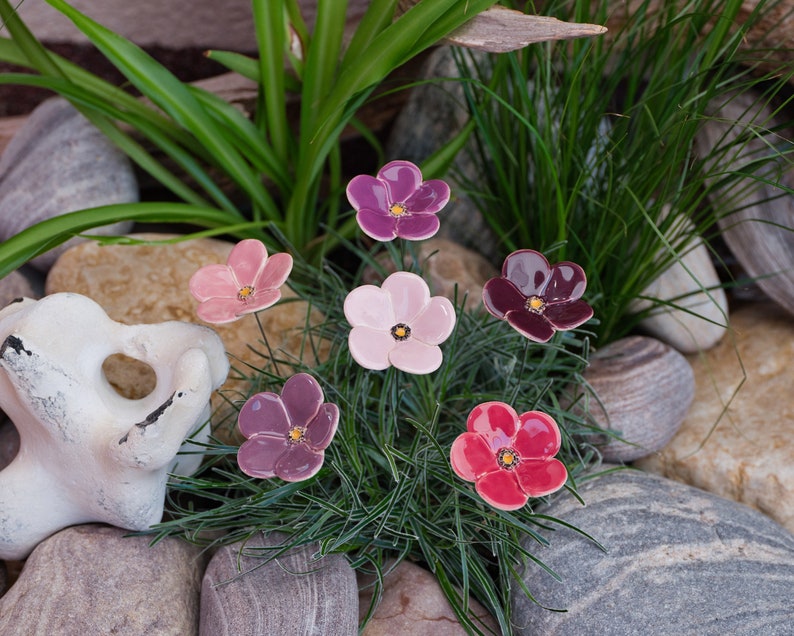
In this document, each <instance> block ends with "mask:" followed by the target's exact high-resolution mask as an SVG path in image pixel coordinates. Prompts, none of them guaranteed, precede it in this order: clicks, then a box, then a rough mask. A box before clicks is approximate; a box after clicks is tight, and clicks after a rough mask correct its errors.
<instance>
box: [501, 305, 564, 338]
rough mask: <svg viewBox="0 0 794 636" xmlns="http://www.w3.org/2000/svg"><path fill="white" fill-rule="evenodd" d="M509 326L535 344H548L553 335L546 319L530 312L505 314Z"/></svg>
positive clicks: (552, 330) (552, 328)
mask: <svg viewBox="0 0 794 636" xmlns="http://www.w3.org/2000/svg"><path fill="white" fill-rule="evenodd" d="M507 322H509V323H510V326H511V327H512V328H513V329H515V330H516V331H518V332H519V333H521V334H522V335H524V336H526V337H527V338H529V339H530V340H534V341H535V342H548V341H549V340H551V337H552V336H553V335H554V327H552V326H551V323H549V321H548V320H546V318H544V317H543V316H541V315H540V314H536V313H534V312H531V311H511V312H509V313H508V314H507Z"/></svg>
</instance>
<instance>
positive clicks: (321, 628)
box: [199, 534, 358, 636]
mask: <svg viewBox="0 0 794 636" xmlns="http://www.w3.org/2000/svg"><path fill="white" fill-rule="evenodd" d="M283 540H284V535H279V534H274V535H270V536H269V537H265V536H263V535H261V534H258V535H255V536H254V537H253V538H252V539H251V540H249V541H248V542H247V543H246V544H245V546H244V547H243V545H242V544H239V543H237V544H233V545H229V546H224V547H222V548H220V549H219V550H218V552H216V553H215V555H214V556H213V557H212V560H211V561H210V563H209V565H208V566H207V570H206V573H205V574H204V580H203V583H202V590H201V625H200V631H199V634H200V635H201V636H260V635H262V634H305V635H306V636H309V635H316V636H325V635H326V634H334V635H337V634H338V635H339V636H344V635H346V634H350V635H354V634H357V633H358V619H357V617H358V587H357V584H356V577H355V574H354V572H353V570H352V568H351V567H350V566H349V564H348V563H347V560H346V559H345V558H344V556H342V555H340V554H332V555H328V556H325V557H323V558H322V559H320V560H316V559H314V558H313V552H314V550H316V549H317V546H305V547H303V548H299V549H295V550H290V551H288V552H287V553H285V554H283V555H281V556H278V557H277V558H275V559H273V560H270V561H267V558H268V557H269V556H270V555H271V554H272V550H273V548H277V547H278V546H279V545H280V542H281V541H283ZM241 548H242V549H243V550H244V551H243V553H242V556H241V554H240V550H241ZM268 549H270V551H268Z"/></svg>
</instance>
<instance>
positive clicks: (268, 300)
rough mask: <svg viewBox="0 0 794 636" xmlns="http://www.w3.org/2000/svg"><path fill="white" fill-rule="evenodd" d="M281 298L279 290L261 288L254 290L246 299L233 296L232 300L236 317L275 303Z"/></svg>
mask: <svg viewBox="0 0 794 636" xmlns="http://www.w3.org/2000/svg"><path fill="white" fill-rule="evenodd" d="M280 298H281V291H280V290H278V289H263V290H261V291H259V290H257V291H255V292H254V295H253V296H249V297H248V298H247V299H246V300H240V299H239V298H235V299H234V301H235V303H236V305H237V317H238V318H239V317H240V316H244V315H245V314H252V313H254V312H255V311H261V310H262V309H267V308H268V307H272V306H273V305H275V304H276V303H277V302H278V301H279V299H280Z"/></svg>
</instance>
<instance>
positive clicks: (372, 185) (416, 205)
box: [347, 161, 449, 241]
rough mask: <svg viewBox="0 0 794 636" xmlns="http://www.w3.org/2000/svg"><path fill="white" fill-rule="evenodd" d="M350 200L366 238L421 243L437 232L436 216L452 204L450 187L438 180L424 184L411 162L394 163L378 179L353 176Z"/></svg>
mask: <svg viewBox="0 0 794 636" xmlns="http://www.w3.org/2000/svg"><path fill="white" fill-rule="evenodd" d="M347 198H348V200H349V201H350V204H351V205H352V206H353V208H354V209H355V210H356V220H357V221H358V224H359V225H360V226H361V229H362V230H363V231H364V233H365V234H366V235H367V236H370V237H372V238H374V239H375V240H376V241H391V240H392V239H394V238H395V237H398V236H399V237H400V238H404V239H409V240H411V241H421V240H423V239H427V238H430V237H431V236H433V235H434V234H435V233H436V232H438V227H439V222H438V217H437V216H436V213H437V212H438V211H439V210H441V208H443V207H444V206H445V205H446V204H447V201H449V186H448V185H447V184H446V183H444V182H443V181H440V180H438V179H434V180H431V181H422V172H421V171H420V170H419V168H417V167H416V166H415V165H414V164H412V163H411V162H409V161H392V162H391V163H387V164H386V165H385V166H383V168H381V169H380V171H379V172H378V176H377V177H371V176H369V175H364V174H362V175H359V176H357V177H354V178H353V179H352V180H351V181H350V183H349V184H348V186H347Z"/></svg>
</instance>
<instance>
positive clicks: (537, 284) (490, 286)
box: [482, 250, 593, 342]
mask: <svg viewBox="0 0 794 636" xmlns="http://www.w3.org/2000/svg"><path fill="white" fill-rule="evenodd" d="M586 287H587V277H586V276H585V273H584V270H583V269H582V268H581V267H579V266H578V265H577V264H576V263H569V262H567V261H564V262H562V263H557V264H556V265H551V266H550V265H549V261H547V260H546V257H545V256H543V254H541V253H540V252H536V251H535V250H518V251H517V252H513V253H512V254H510V255H509V256H508V257H507V258H506V259H505V262H504V264H503V265H502V276H501V277H499V278H492V279H490V280H489V281H488V282H486V283H485V285H484V286H483V290H482V301H483V304H484V305H485V308H486V309H487V310H488V311H489V312H490V313H491V314H492V315H494V316H496V317H497V318H501V319H504V320H507V322H508V323H510V325H511V326H512V327H513V328H514V329H515V330H516V331H518V332H519V333H521V334H522V335H524V336H526V337H527V338H529V339H530V340H534V341H535V342H548V341H549V339H550V338H551V337H552V336H553V335H554V332H555V331H565V330H567V329H573V328H574V327H578V326H579V325H581V324H582V323H584V322H587V321H588V320H590V318H592V317H593V309H592V307H590V305H588V304H587V303H586V302H584V301H583V300H579V299H580V298H581V296H582V294H584V290H585V288H586Z"/></svg>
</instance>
